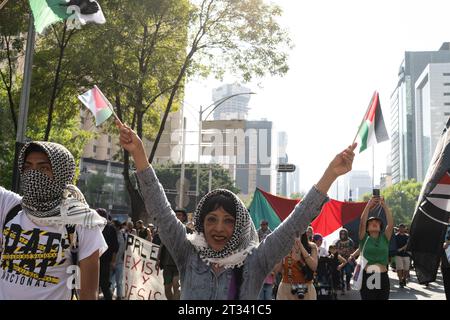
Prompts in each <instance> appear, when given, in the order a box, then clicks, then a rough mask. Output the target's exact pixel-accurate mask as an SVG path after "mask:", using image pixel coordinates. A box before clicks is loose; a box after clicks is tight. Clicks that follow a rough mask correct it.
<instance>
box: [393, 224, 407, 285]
mask: <svg viewBox="0 0 450 320" xmlns="http://www.w3.org/2000/svg"><path fill="white" fill-rule="evenodd" d="M394 237H395V242H396V243H397V247H398V249H397V255H396V257H395V269H396V270H397V275H398V282H399V285H400V288H403V287H405V286H406V279H407V276H408V271H409V266H410V263H411V261H410V257H409V253H408V252H406V247H407V246H408V240H409V235H408V234H407V233H406V226H405V225H404V224H403V223H402V224H400V225H399V226H398V233H397V234H396V235H395V236H394Z"/></svg>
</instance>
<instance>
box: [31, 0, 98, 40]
mask: <svg viewBox="0 0 450 320" xmlns="http://www.w3.org/2000/svg"><path fill="white" fill-rule="evenodd" d="M30 7H31V11H32V12H33V17H34V27H35V28H36V31H37V32H38V33H42V32H43V31H44V30H45V28H47V27H48V26H50V25H51V24H53V23H56V22H59V21H64V20H71V21H72V22H73V24H69V25H68V27H69V28H79V27H80V26H81V25H84V24H86V23H88V22H94V23H99V24H102V23H105V21H106V20H105V17H104V15H103V12H102V9H101V8H100V5H99V4H98V1H93V0H92V1H91V0H77V1H75V0H70V1H66V0H30Z"/></svg>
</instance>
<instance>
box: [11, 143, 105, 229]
mask: <svg viewBox="0 0 450 320" xmlns="http://www.w3.org/2000/svg"><path fill="white" fill-rule="evenodd" d="M33 145H34V146H38V147H39V148H40V149H42V150H43V151H44V152H45V153H46V154H47V157H48V158H49V160H50V164H51V168H52V173H53V178H50V177H49V176H47V175H46V174H45V173H43V172H40V171H38V170H26V171H24V170H23V169H24V163H25V156H26V155H27V149H28V148H29V147H31V146H33ZM19 170H20V173H21V189H22V192H23V198H22V208H23V210H24V212H25V213H26V214H27V215H28V216H29V217H30V218H31V219H32V220H33V221H36V222H40V223H44V224H54V225H60V226H66V225H81V226H84V227H88V228H93V227H95V226H101V227H103V226H104V225H105V224H106V219H104V218H102V217H100V215H98V213H97V212H96V211H94V210H92V209H90V208H89V205H88V204H87V203H86V200H85V198H84V196H83V194H82V193H81V191H80V190H78V188H77V187H76V186H74V185H73V184H72V183H73V178H74V176H75V160H74V158H73V156H72V154H71V153H70V151H69V150H67V149H66V148H65V147H64V146H62V145H60V144H57V143H52V142H41V141H33V142H29V143H27V144H26V145H25V146H24V147H23V148H22V150H21V152H20V155H19Z"/></svg>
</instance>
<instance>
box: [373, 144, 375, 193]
mask: <svg viewBox="0 0 450 320" xmlns="http://www.w3.org/2000/svg"><path fill="white" fill-rule="evenodd" d="M374 188H375V145H373V146H372V189H374Z"/></svg>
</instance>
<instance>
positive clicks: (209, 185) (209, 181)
mask: <svg viewBox="0 0 450 320" xmlns="http://www.w3.org/2000/svg"><path fill="white" fill-rule="evenodd" d="M211 189H212V168H211V164H209V180H208V192H211Z"/></svg>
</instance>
